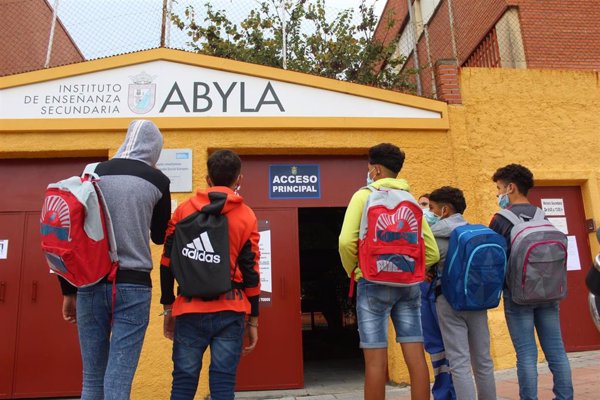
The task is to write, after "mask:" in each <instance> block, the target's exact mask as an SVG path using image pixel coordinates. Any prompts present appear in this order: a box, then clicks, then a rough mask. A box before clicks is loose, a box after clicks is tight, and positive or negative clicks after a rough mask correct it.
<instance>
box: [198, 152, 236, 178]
mask: <svg viewBox="0 0 600 400" xmlns="http://www.w3.org/2000/svg"><path fill="white" fill-rule="evenodd" d="M206 166H207V167H208V177H209V178H210V180H211V181H212V183H213V185H215V186H228V187H229V186H231V185H233V183H234V182H235V180H236V179H237V178H238V176H240V171H241V170H242V160H240V157H239V156H238V155H237V154H235V153H234V152H233V151H231V150H218V151H215V152H214V153H212V154H211V155H210V157H208V161H207V162H206Z"/></svg>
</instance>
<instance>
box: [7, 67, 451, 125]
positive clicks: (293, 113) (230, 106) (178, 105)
mask: <svg viewBox="0 0 600 400" xmlns="http://www.w3.org/2000/svg"><path fill="white" fill-rule="evenodd" d="M140 116H142V117H144V118H156V117H349V118H352V117H366V118H426V119H441V118H442V114H441V113H440V112H437V111H429V110H425V109H420V108H416V107H411V106H405V105H402V104H396V103H390V102H386V101H381V100H374V99H370V98H366V97H361V96H355V95H349V94H346V93H340V92H335V91H331V90H324V89H318V88H314V87H308V86H304V85H300V84H294V83H288V82H281V81H276V80H272V79H265V78H259V77H256V76H250V75H243V74H239V73H233V72H227V71H220V70H215V69H210V68H203V67H198V66H192V65H187V64H182V63H177V62H171V61H165V60H160V61H151V62H146V63H141V64H137V65H130V66H125V67H120V68H112V69H108V70H105V71H98V72H92V73H88V74H83V75H77V76H72V77H66V78H62V79H55V80H50V81H47V82H40V83H34V84H31V85H26V86H18V87H13V88H7V89H3V90H0V119H29V118H44V119H53V118H139V117H140Z"/></svg>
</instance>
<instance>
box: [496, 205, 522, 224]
mask: <svg viewBox="0 0 600 400" xmlns="http://www.w3.org/2000/svg"><path fill="white" fill-rule="evenodd" d="M497 214H498V215H502V216H503V217H504V218H506V219H507V220H508V222H510V223H512V224H513V225H518V224H520V223H521V222H523V219H521V218H520V217H519V216H517V214H515V213H514V212H512V211H510V210H508V209H506V208H505V209H503V210H500V211H499V212H498V213H497Z"/></svg>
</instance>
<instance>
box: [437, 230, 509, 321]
mask: <svg viewBox="0 0 600 400" xmlns="http://www.w3.org/2000/svg"><path fill="white" fill-rule="evenodd" d="M505 273H506V239H505V238H504V237H503V236H502V235H499V234H498V233H496V232H494V231H493V230H491V229H490V228H488V227H486V226H483V225H478V224H466V225H463V226H459V227H457V228H455V229H454V230H453V231H452V234H451V235H450V243H449V244H448V253H447V255H446V264H445V266H444V271H443V272H442V278H441V279H442V293H443V294H444V297H445V298H446V300H447V301H448V303H449V304H450V305H451V306H452V308H453V309H455V310H457V311H475V310H486V309H488V308H494V307H497V306H498V303H499V302H500V295H501V294H502V288H503V286H504V275H505Z"/></svg>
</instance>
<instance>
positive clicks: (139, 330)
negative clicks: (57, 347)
mask: <svg viewBox="0 0 600 400" xmlns="http://www.w3.org/2000/svg"><path fill="white" fill-rule="evenodd" d="M151 290H152V289H151V288H150V287H148V286H144V285H135V284H129V283H118V284H117V297H116V301H115V313H114V316H113V324H112V327H111V324H110V317H111V312H112V284H105V283H100V284H97V285H94V286H91V287H87V288H82V289H79V290H78V291H77V330H78V332H79V343H80V346H81V359H82V361H83V391H82V393H81V399H82V400H102V399H104V400H127V399H129V395H130V393H131V382H132V381H133V375H134V374H135V370H136V368H137V365H138V361H139V358H140V353H141V350H142V344H143V343H144V335H145V334H146V328H147V327H148V320H149V316H150V300H151Z"/></svg>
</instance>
